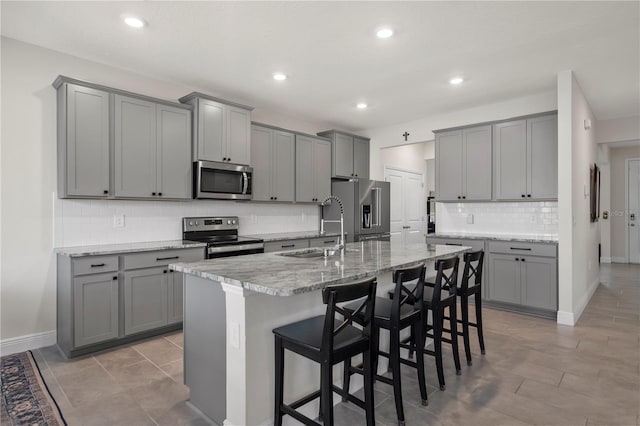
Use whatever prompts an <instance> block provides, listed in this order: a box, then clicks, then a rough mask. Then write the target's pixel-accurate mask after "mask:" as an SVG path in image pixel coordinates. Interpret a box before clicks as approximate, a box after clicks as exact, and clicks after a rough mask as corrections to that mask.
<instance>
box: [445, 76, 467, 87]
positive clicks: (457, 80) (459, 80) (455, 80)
mask: <svg viewBox="0 0 640 426" xmlns="http://www.w3.org/2000/svg"><path fill="white" fill-rule="evenodd" d="M463 81H464V78H462V77H454V78H452V79H451V80H449V83H451V84H453V85H454V86H457V85H458V84H460V83H462V82H463Z"/></svg>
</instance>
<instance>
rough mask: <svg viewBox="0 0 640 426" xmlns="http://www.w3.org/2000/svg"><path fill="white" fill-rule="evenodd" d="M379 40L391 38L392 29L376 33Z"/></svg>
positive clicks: (384, 29) (380, 30)
mask: <svg viewBox="0 0 640 426" xmlns="http://www.w3.org/2000/svg"><path fill="white" fill-rule="evenodd" d="M376 35H377V36H378V38H389V37H391V36H392V35H393V30H392V29H391V28H382V29H379V30H378V32H376Z"/></svg>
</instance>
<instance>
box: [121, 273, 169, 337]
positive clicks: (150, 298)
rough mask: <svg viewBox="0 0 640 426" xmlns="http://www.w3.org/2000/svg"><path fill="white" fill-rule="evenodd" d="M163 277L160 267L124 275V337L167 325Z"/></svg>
mask: <svg viewBox="0 0 640 426" xmlns="http://www.w3.org/2000/svg"><path fill="white" fill-rule="evenodd" d="M167 277H168V270H167V269H166V268H164V267H163V268H150V269H140V270H137V271H126V272H125V273H124V334H125V336H128V335H130V334H135V333H140V332H142V331H147V330H152V329H154V328H159V327H162V326H164V325H166V324H167V317H168V315H167V310H168V302H167V300H168V293H167V288H168V283H167V281H168V279H167Z"/></svg>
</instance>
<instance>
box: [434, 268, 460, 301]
mask: <svg viewBox="0 0 640 426" xmlns="http://www.w3.org/2000/svg"><path fill="white" fill-rule="evenodd" d="M459 263H460V258H459V257H458V256H455V257H450V258H448V259H439V260H436V281H435V282H434V286H433V299H432V302H433V303H434V304H437V303H438V302H440V300H441V299H440V295H441V291H442V290H448V291H449V295H450V296H452V295H455V294H456V290H457V286H458V264H459Z"/></svg>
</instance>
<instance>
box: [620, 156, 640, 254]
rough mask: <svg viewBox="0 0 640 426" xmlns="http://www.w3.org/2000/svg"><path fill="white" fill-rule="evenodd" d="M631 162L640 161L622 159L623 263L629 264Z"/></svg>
mask: <svg viewBox="0 0 640 426" xmlns="http://www.w3.org/2000/svg"><path fill="white" fill-rule="evenodd" d="M631 161H640V157H631V158H625V159H624V226H625V233H624V261H625V263H630V262H631V259H630V253H629V165H630V164H629V163H630V162H631Z"/></svg>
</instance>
